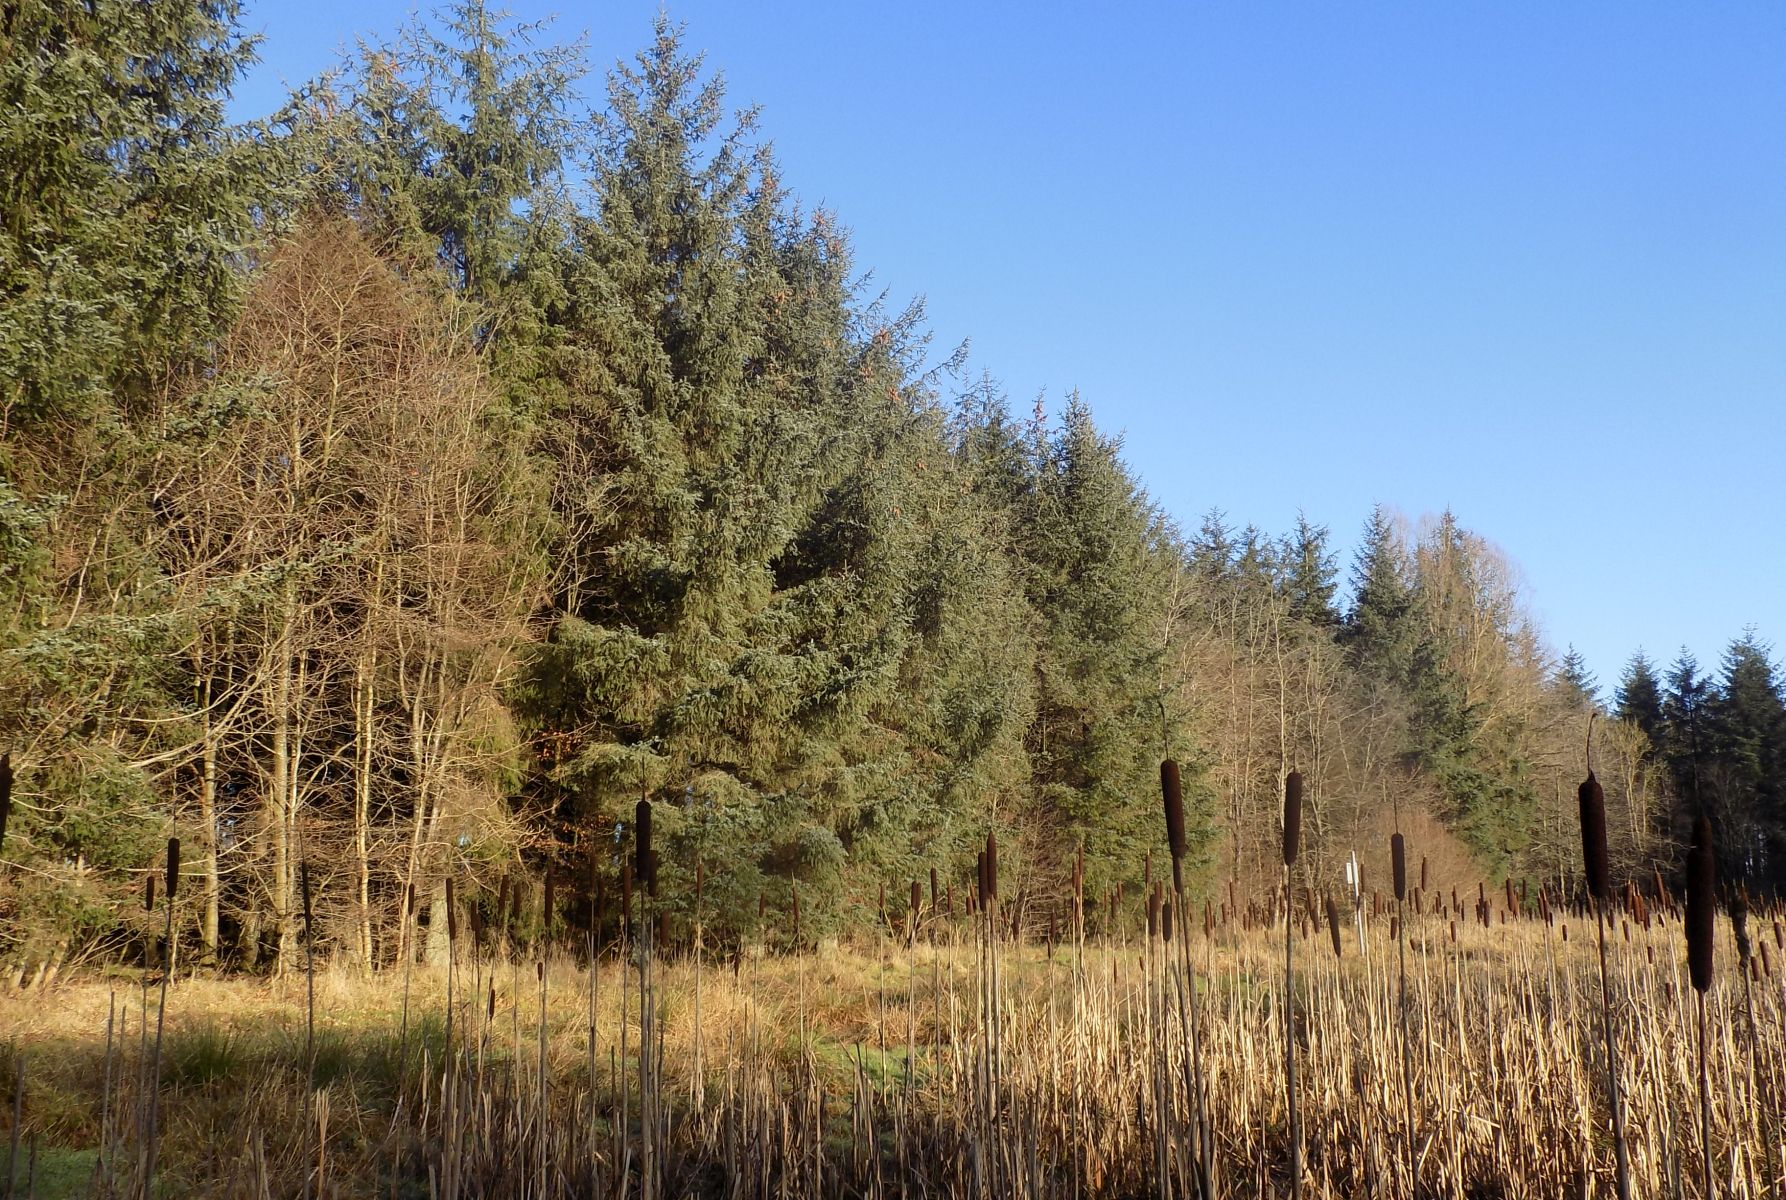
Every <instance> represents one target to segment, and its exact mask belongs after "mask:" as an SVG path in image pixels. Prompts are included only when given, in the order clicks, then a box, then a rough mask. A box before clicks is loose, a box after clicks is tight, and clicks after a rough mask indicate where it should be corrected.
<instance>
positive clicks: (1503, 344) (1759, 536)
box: [235, 0, 1786, 691]
mask: <svg viewBox="0 0 1786 1200" xmlns="http://www.w3.org/2000/svg"><path fill="white" fill-rule="evenodd" d="M246 2H247V11H246V22H245V23H246V26H247V28H248V29H249V30H250V31H256V32H261V33H264V34H265V35H266V43H265V45H264V46H263V48H262V57H263V63H262V65H261V67H260V68H259V69H258V70H257V71H256V73H255V74H254V76H253V77H252V78H251V79H250V80H249V81H248V83H247V84H246V85H245V86H244V87H243V88H241V89H240V91H239V92H238V96H237V101H236V105H235V111H236V112H238V113H239V114H241V115H249V114H254V113H259V112H263V111H266V110H267V109H269V108H270V107H271V106H272V104H273V103H274V101H275V99H276V98H277V96H278V95H279V94H280V91H281V87H282V84H284V83H287V82H297V81H300V80H302V79H304V78H307V77H309V76H310V75H312V74H314V73H316V72H317V71H319V70H321V69H322V68H324V67H325V66H327V65H328V64H329V63H330V62H331V61H332V59H333V57H334V55H335V52H336V50H337V49H338V48H339V47H341V46H343V45H345V44H348V43H350V42H351V41H352V39H353V38H354V37H355V36H356V35H359V34H365V33H373V34H389V33H390V32H391V31H393V30H394V29H395V28H396V27H397V26H398V25H399V24H400V23H401V22H402V21H403V20H404V19H405V17H406V16H408V15H409V14H410V13H411V12H412V11H414V8H413V6H411V5H409V4H406V3H400V2H399V3H387V2H385V0H359V2H357V3H344V2H341V0H314V2H311V3H305V4H285V3H278V4H275V3H270V2H267V0H259V2H257V0H246ZM509 7H510V9H511V11H513V12H514V13H515V14H516V15H517V16H520V17H523V18H535V17H542V16H548V15H553V14H556V15H557V22H556V26H555V28H556V36H559V37H562V38H565V39H570V38H572V37H574V36H576V35H577V34H580V33H583V32H585V31H587V33H588V35H589V50H590V58H591V61H592V63H593V64H594V66H595V68H596V77H594V78H592V79H591V80H589V81H588V85H587V89H586V90H587V91H588V93H589V94H590V95H592V96H599V94H600V78H599V76H600V73H601V72H602V71H604V70H605V69H606V68H607V67H608V66H609V65H610V64H612V62H613V61H614V60H615V59H616V58H618V57H621V56H623V55H624V56H630V55H631V54H632V53H633V52H634V51H636V50H637V49H638V48H640V47H642V46H643V45H645V44H646V43H647V42H648V40H649V38H650V35H651V25H652V21H653V19H654V17H655V16H656V14H657V12H658V10H659V6H658V3H657V0H606V2H604V3H601V4H587V3H557V4H554V3H539V2H536V0H520V2H517V3H514V4H511V5H510V6H509ZM669 12H670V15H671V16H672V18H674V19H677V20H680V21H683V22H685V23H686V25H687V31H688V42H689V44H690V45H691V46H692V47H694V48H697V49H701V50H704V51H706V53H707V56H708V63H709V65H710V66H712V67H716V68H718V69H719V70H721V71H722V72H723V73H724V75H725V76H726V78H727V80H728V82H729V85H730V97H731V99H732V100H733V101H734V102H735V103H737V104H739V105H743V104H747V103H752V104H758V105H761V107H762V110H763V114H762V129H763V132H764V134H765V135H766V136H767V137H768V138H770V139H771V140H772V141H773V142H774V143H775V145H776V148H777V150H778V152H779V155H780V158H781V161H782V164H783V168H784V172H785V174H784V178H785V180H786V182H787V183H788V184H789V185H790V186H791V187H793V188H794V189H795V190H796V191H797V192H798V193H799V194H800V196H801V197H802V199H803V201H804V202H805V203H807V204H808V205H809V206H810V205H814V204H822V205H824V206H826V207H828V208H830V209H832V210H833V211H834V212H836V213H837V214H838V216H839V217H840V219H841V220H842V221H843V223H844V224H845V225H847V226H848V227H849V228H850V229H851V230H852V231H853V234H854V244H855V247H856V252H857V258H858V262H859V264H860V265H861V266H862V267H865V268H872V269H873V271H874V272H875V278H876V280H877V282H878V283H879V284H880V285H881V286H884V287H886V288H888V289H890V290H891V292H892V294H893V296H894V297H896V298H900V299H903V298H909V297H911V296H914V295H923V296H925V297H927V298H928V302H929V312H930V317H931V323H932V326H933V328H934V330H935V332H936V338H937V344H938V345H939V346H944V345H951V346H952V345H954V344H955V343H957V342H959V341H960V340H962V339H963V338H971V339H972V343H973V350H974V365H975V367H976V368H984V369H986V370H988V371H990V372H991V373H992V374H993V375H994V376H996V377H997V378H999V379H1000V380H1002V381H1003V383H1004V384H1005V385H1006V387H1007V388H1008V390H1009V392H1010V393H1011V396H1012V398H1013V401H1014V403H1015V404H1016V406H1017V407H1018V408H1019V409H1020V410H1027V408H1028V406H1029V403H1030V402H1031V400H1032V399H1033V397H1034V396H1035V394H1036V393H1037V392H1038V391H1040V390H1042V389H1046V391H1047V394H1048V397H1049V399H1050V402H1051V403H1055V402H1058V400H1059V399H1060V397H1061V395H1062V394H1063V393H1064V392H1065V391H1066V390H1068V389H1071V388H1074V387H1077V388H1079V389H1080V390H1081V391H1082V393H1083V394H1084V395H1085V396H1086V398H1087V399H1088V400H1089V401H1090V402H1091V404H1092V406H1093V408H1094V411H1095V412H1096V413H1097V414H1098V417H1099V420H1100V423H1101V424H1102V425H1104V426H1105V427H1106V428H1108V429H1111V430H1115V431H1121V432H1123V433H1124V434H1125V436H1126V446H1127V456H1128V459H1129V461H1130V462H1131V464H1132V465H1133V466H1134V468H1135V469H1136V471H1137V472H1138V474H1139V475H1140V476H1141V477H1142V479H1143V480H1144V482H1145V483H1146V485H1147V487H1148V488H1149V489H1150V490H1151V492H1152V493H1153V494H1154V495H1155V496H1156V497H1157V498H1158V499H1159V500H1160V501H1161V502H1162V503H1163V504H1164V505H1165V506H1166V508H1167V509H1168V510H1169V511H1171V512H1172V513H1173V514H1175V515H1176V516H1177V517H1178V518H1179V519H1180V521H1181V522H1183V523H1184V524H1186V525H1187V526H1191V527H1194V526H1195V524H1196V523H1197V519H1198V516H1199V515H1200V514H1201V513H1202V512H1204V511H1205V510H1207V509H1209V508H1211V507H1212V506H1219V507H1220V508H1222V509H1224V510H1226V511H1227V513H1228V514H1229V516H1230V518H1231V519H1232V520H1233V521H1235V522H1236V523H1246V522H1254V523H1257V524H1258V525H1260V526H1261V527H1263V528H1265V529H1267V530H1269V531H1272V532H1280V531H1282V530H1285V529H1287V528H1288V527H1289V526H1290V525H1291V524H1292V523H1293V522H1294V520H1295V517H1296V513H1297V511H1298V509H1301V510H1303V511H1305V512H1306V513H1307V514H1308V515H1309V517H1310V518H1311V519H1312V520H1314V521H1317V522H1319V523H1322V524H1326V525H1329V526H1330V527H1332V529H1333V531H1334V533H1335V535H1336V537H1337V538H1338V540H1339V542H1340V544H1341V546H1342V547H1343V548H1344V550H1345V551H1346V555H1347V557H1349V554H1350V549H1351V546H1352V544H1353V542H1354V540H1355V537H1356V533H1357V530H1358V528H1359V526H1360V525H1361V523H1362V522H1363V520H1364V517H1365V515H1366V513H1367V512H1368V511H1369V509H1370V506H1371V505H1372V504H1373V503H1374V502H1376V501H1382V502H1384V503H1386V504H1388V505H1391V506H1393V507H1394V508H1396V509H1398V510H1400V511H1401V512H1403V513H1405V514H1407V515H1408V516H1409V517H1411V518H1417V517H1418V516H1419V515H1420V514H1422V513H1425V512H1436V511H1438V510H1441V509H1443V508H1445V507H1447V506H1449V507H1451V508H1452V509H1453V510H1454V511H1455V512H1456V513H1457V514H1458V517H1459V519H1460V520H1461V521H1462V522H1463V523H1464V524H1465V525H1466V526H1467V527H1469V528H1471V529H1473V530H1475V531H1477V532H1478V533H1480V534H1482V535H1484V536H1485V537H1487V538H1489V539H1490V540H1492V541H1494V542H1495V543H1497V544H1498V545H1500V546H1501V547H1502V548H1503V549H1504V550H1505V551H1506V552H1507V554H1508V555H1509V556H1510V557H1511V558H1512V559H1513V560H1514V561H1515V562H1516V563H1518V564H1519V565H1520V567H1521V568H1522V569H1523V573H1524V577H1525V582H1526V587H1527V601H1528V604H1529V606H1530V608H1531V609H1532V611H1533V613H1534V614H1535V615H1536V616H1537V618H1538V620H1539V622H1540V624H1541V626H1542V627H1543V629H1544V632H1545V635H1546V637H1547V639H1548V641H1549V642H1550V643H1551V644H1552V646H1553V647H1555V648H1556V649H1557V650H1558V651H1559V652H1560V650H1561V649H1562V647H1563V646H1564V645H1565V644H1568V643H1571V642H1572V643H1574V644H1575V645H1576V646H1577V647H1578V648H1579V649H1580V650H1581V651H1582V652H1583V653H1584V654H1585V655H1586V656H1587V659H1588V663H1589V665H1590V667H1591V668H1592V669H1593V670H1594V671H1596V672H1597V673H1598V675H1599V677H1600V681H1601V684H1602V687H1603V689H1604V690H1607V691H1610V689H1611V686H1612V684H1613V683H1614V682H1615V680H1616V677H1617V674H1618V671H1619V669H1620V666H1621V664H1622V663H1623V662H1624V660H1625V659H1626V657H1627V656H1628V655H1629V654H1630V653H1631V651H1632V650H1634V649H1635V648H1637V647H1638V646H1640V645H1641V646H1643V647H1644V648H1645V649H1646V650H1647V651H1648V652H1649V653H1650V655H1651V657H1653V658H1656V659H1659V660H1661V661H1662V662H1663V663H1664V664H1666V663H1667V661H1669V660H1670V659H1672V658H1673V657H1674V655H1675V654H1676V652H1677V650H1678V649H1679V647H1681V646H1682V645H1683V644H1684V645H1686V646H1688V647H1690V648H1691V649H1692V650H1693V651H1694V652H1695V653H1697V654H1698V656H1699V659H1700V662H1701V664H1702V666H1705V667H1714V666H1715V665H1716V662H1717V659H1718V657H1719V655H1720V653H1721V651H1722V649H1723V647H1724V645H1725V643H1727V642H1728V641H1729V639H1730V638H1732V637H1733V636H1735V635H1737V634H1738V633H1740V632H1741V630H1742V629H1743V627H1744V626H1745V625H1751V624H1752V625H1755V626H1756V627H1757V628H1758V631H1759V633H1760V635H1761V636H1762V637H1763V639H1767V640H1772V641H1775V642H1776V660H1778V659H1779V657H1780V654H1779V650H1780V648H1781V647H1780V646H1779V643H1782V642H1786V483H1783V482H1782V475H1786V472H1783V471H1782V469H1781V468H1782V462H1781V460H1782V455H1783V453H1786V407H1783V405H1782V401H1783V399H1786V6H1781V5H1778V4H1772V3H1720V4H1711V5H1693V6H1682V5H1651V4H1630V3H1621V4H1610V3H1580V4H1567V5H1558V4H1550V3H1543V4H1540V3H1495V4H1489V3H1463V4H1411V3H1410V4H1369V3H1356V4H1320V5H1317V4H1296V5H1290V4H1281V3H1264V2H1250V0H1249V2H1246V3H1241V2H1239V0H1233V2H1228V3H1222V4H1216V5H1212V4H1203V3H1193V4H1147V5H1134V6H1124V7H1123V8H1121V9H1120V10H1119V9H1117V8H1112V7H1109V6H1096V5H1072V6H1068V5H1055V4H1044V3H1026V4H990V3H988V4H972V5H956V4H946V3H935V2H932V0H907V2H905V3H900V4H897V5H893V4H881V5H873V6H870V5H865V4H836V3H816V2H812V3H793V2H767V3H761V2H753V3H748V4H744V3H736V2H733V3H722V2H719V0H700V2H694V0H685V2H683V3H678V4H675V5H673V6H672V7H671V8H670V9H669Z"/></svg>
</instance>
